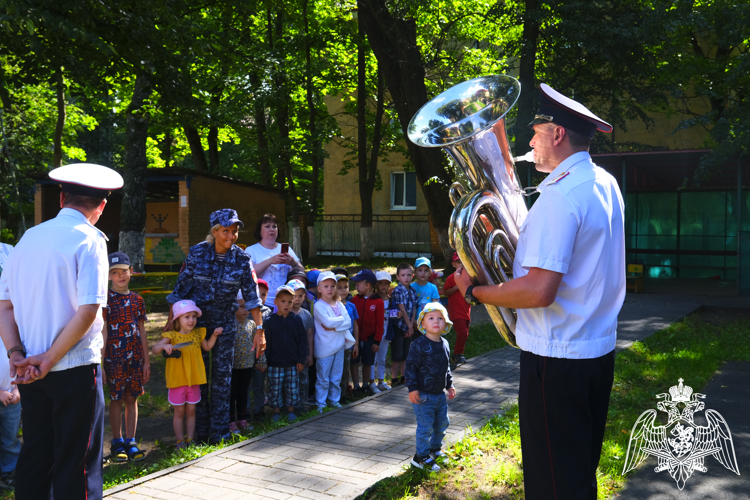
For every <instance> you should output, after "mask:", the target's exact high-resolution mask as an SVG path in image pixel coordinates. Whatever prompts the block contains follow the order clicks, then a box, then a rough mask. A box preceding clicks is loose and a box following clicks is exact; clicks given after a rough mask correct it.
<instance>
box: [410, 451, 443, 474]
mask: <svg viewBox="0 0 750 500" xmlns="http://www.w3.org/2000/svg"><path fill="white" fill-rule="evenodd" d="M411 465H412V466H413V467H416V468H417V469H422V470H428V471H432V472H440V466H439V465H438V464H436V463H435V459H434V458H432V457H431V456H429V455H427V456H426V457H420V456H417V455H414V458H412V459H411Z"/></svg>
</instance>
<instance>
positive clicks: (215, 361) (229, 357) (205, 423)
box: [195, 321, 237, 442]
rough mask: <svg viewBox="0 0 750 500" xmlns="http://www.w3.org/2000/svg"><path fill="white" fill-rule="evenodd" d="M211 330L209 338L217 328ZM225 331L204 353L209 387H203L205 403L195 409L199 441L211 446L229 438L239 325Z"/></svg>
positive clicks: (199, 404)
mask: <svg viewBox="0 0 750 500" xmlns="http://www.w3.org/2000/svg"><path fill="white" fill-rule="evenodd" d="M209 326H210V328H207V329H206V335H211V334H212V333H213V331H214V328H216V326H213V325H209ZM223 328H224V331H223V332H222V334H221V335H219V336H218V337H217V338H216V343H215V344H214V348H213V349H211V351H209V352H205V351H204V352H203V363H204V364H205V365H206V380H208V384H204V385H202V386H201V400H200V402H199V403H198V405H197V407H196V409H195V410H196V411H195V434H196V437H197V438H199V439H205V438H208V439H209V441H211V442H218V441H219V440H220V439H221V437H222V436H226V435H227V434H229V396H230V391H231V388H232V366H233V364H234V338H235V335H236V333H237V323H235V322H234V321H231V322H229V324H227V325H224V326H223Z"/></svg>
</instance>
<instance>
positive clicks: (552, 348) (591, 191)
mask: <svg viewBox="0 0 750 500" xmlns="http://www.w3.org/2000/svg"><path fill="white" fill-rule="evenodd" d="M529 127H531V128H533V130H534V137H533V138H532V139H531V143H530V145H531V147H532V148H534V154H535V161H536V168H537V170H539V171H540V172H545V173H548V174H549V175H548V176H547V178H546V179H545V180H544V181H543V182H542V183H541V184H540V185H539V188H538V190H539V192H540V196H539V199H538V200H537V201H536V203H535V205H534V207H533V209H532V210H530V211H529V213H528V216H527V217H526V220H525V222H524V223H523V225H522V226H521V229H520V235H519V239H518V246H517V248H516V256H515V260H514V263H513V276H514V279H513V280H511V281H508V282H506V283H502V284H499V285H489V286H472V282H471V278H470V277H469V276H468V274H467V272H465V271H463V272H460V273H459V272H457V273H456V274H457V276H456V284H457V285H458V287H459V289H460V291H461V293H463V294H464V295H465V296H466V298H467V300H468V301H470V302H471V303H472V304H474V303H482V304H488V305H494V306H500V307H507V308H515V309H517V311H518V321H517V324H516V331H515V334H516V340H517V343H518V347H520V348H521V349H522V350H523V352H522V353H521V381H520V390H519V411H520V423H521V447H522V453H523V470H524V483H525V489H526V498H530V499H547V498H576V499H584V498H588V499H592V500H594V499H596V495H597V488H596V469H597V466H598V464H599V456H600V454H601V448H602V440H603V437H604V426H605V422H606V418H607V408H608V405H609V394H610V391H611V389H612V382H613V378H614V358H615V341H616V338H617V315H618V313H619V312H620V308H621V307H622V303H623V300H624V297H625V235H624V225H623V220H624V214H623V207H624V204H623V200H622V196H621V194H620V190H619V187H618V185H617V182H616V181H615V179H614V178H613V177H612V176H611V175H610V174H608V173H607V172H605V171H604V170H603V169H601V168H599V167H597V166H596V165H595V164H594V163H593V162H592V161H591V157H590V156H589V153H588V150H589V146H590V143H591V139H592V138H593V136H594V133H595V132H596V131H597V130H600V131H602V132H611V131H612V126H611V125H609V124H608V123H606V122H605V121H603V120H601V119H600V118H599V117H597V116H596V115H594V114H593V113H591V111H589V110H588V109H587V108H586V107H584V106H583V105H581V104H580V103H578V102H576V101H574V100H572V99H569V98H567V97H565V96H563V95H562V94H560V93H558V92H556V91H555V90H553V89H552V88H550V87H549V86H548V85H545V84H542V85H541V104H540V108H539V114H537V115H536V117H535V119H534V120H533V121H532V122H531V123H530V124H529Z"/></svg>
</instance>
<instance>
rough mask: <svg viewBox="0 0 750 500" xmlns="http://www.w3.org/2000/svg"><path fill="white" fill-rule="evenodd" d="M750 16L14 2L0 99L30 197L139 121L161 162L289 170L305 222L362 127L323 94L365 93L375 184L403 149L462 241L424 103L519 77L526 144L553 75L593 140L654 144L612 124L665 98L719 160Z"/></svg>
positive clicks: (518, 138) (118, 154) (647, 10)
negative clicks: (337, 159)
mask: <svg viewBox="0 0 750 500" xmlns="http://www.w3.org/2000/svg"><path fill="white" fill-rule="evenodd" d="M748 19H750V4H748V3H747V2H744V3H743V2H739V3H732V2H729V1H727V0H677V1H669V2H668V1H666V0H606V1H602V2H589V1H584V0H565V1H563V0H501V1H497V0H432V1H429V2H425V1H417V0H343V1H340V2H328V1H325V0H278V1H274V2H271V1H269V0H249V1H247V2H232V1H228V0H218V1H211V2H200V3H196V2H189V1H187V0H149V1H144V0H133V1H131V2H128V3H127V4H115V3H112V2H95V1H93V0H76V1H73V0H55V1H53V0H12V1H11V0H0V34H1V35H2V36H0V99H1V100H2V106H3V110H4V119H5V124H6V133H7V136H8V143H9V150H10V152H12V153H13V157H14V159H15V160H16V164H17V166H18V171H19V183H20V191H21V197H22V199H23V200H25V201H24V205H25V207H26V210H31V207H32V206H33V205H32V204H31V198H32V181H31V180H30V178H29V177H28V174H29V173H32V172H36V173H43V172H45V171H47V170H48V169H49V167H50V166H51V165H53V164H54V163H55V161H58V159H59V160H61V161H63V162H70V161H74V160H78V161H82V160H84V159H88V160H89V161H95V162H98V163H102V164H105V165H109V166H113V167H115V168H118V169H120V170H123V169H126V168H128V167H127V165H126V159H127V158H128V155H127V154H126V150H127V141H128V137H136V136H137V137H139V139H138V140H139V141H141V140H144V138H145V146H144V148H143V149H144V151H145V152H144V153H143V154H144V158H145V160H144V161H145V163H146V164H147V165H148V167H149V168H162V167H187V168H195V169H197V170H205V171H208V172H212V173H216V174H220V175H226V176H231V177H235V178H239V179H244V180H249V181H254V182H259V183H263V184H268V185H274V186H277V187H283V188H286V189H288V190H289V192H290V194H291V196H290V197H289V212H290V213H294V214H297V213H300V214H302V213H307V214H310V215H311V217H310V218H309V220H310V221H311V220H312V219H313V217H314V215H315V214H317V213H319V212H320V210H321V207H322V191H323V189H324V186H323V185H322V178H323V174H322V168H321V166H322V164H323V160H324V158H325V148H324V145H325V143H326V142H328V141H332V140H336V141H339V143H340V144H342V145H343V146H344V147H348V148H356V144H357V142H358V140H357V139H355V138H353V137H343V138H342V137H341V131H340V130H339V129H338V126H337V122H336V119H335V117H333V116H330V115H329V112H328V109H327V107H326V105H325V104H324V98H325V97H329V96H336V95H338V96H340V97H341V98H343V99H344V100H345V101H347V103H348V104H347V107H346V110H345V111H346V112H348V113H352V114H355V113H357V108H356V105H357V102H358V99H362V102H364V103H366V104H367V105H366V106H365V107H364V115H365V119H364V120H365V122H366V124H365V128H364V136H366V142H367V144H368V146H367V148H366V153H367V155H368V156H367V158H368V161H367V163H368V168H373V165H374V179H375V181H374V183H372V186H369V184H370V182H371V181H370V179H371V176H370V174H369V172H370V170H368V171H367V172H365V173H366V175H365V176H364V177H362V176H360V179H366V180H367V182H368V189H369V190H370V192H371V190H372V189H377V188H378V186H379V181H378V179H379V177H378V171H377V165H378V164H381V163H382V162H383V161H385V160H386V158H388V155H390V154H391V153H394V152H395V153H402V154H403V155H404V156H405V157H406V158H407V168H413V169H414V170H415V171H416V173H417V178H418V179H419V182H420V184H421V185H422V189H423V191H424V193H425V198H426V199H427V202H428V204H429V208H430V214H431V217H432V222H433V225H434V226H435V227H436V229H437V230H438V233H439V235H440V238H441V242H442V244H443V247H444V251H445V252H449V250H448V248H447V238H445V235H446V231H447V227H448V220H449V217H450V206H449V204H448V203H446V200H447V189H448V186H449V185H450V184H451V183H452V182H453V177H454V176H453V174H452V172H451V171H450V170H449V169H447V168H446V166H447V162H446V160H445V155H443V154H442V153H441V152H440V151H436V150H432V151H427V150H423V149H421V148H416V147H415V146H414V145H413V144H411V143H409V142H408V141H407V140H406V139H405V135H404V131H405V129H406V126H407V124H408V122H409V120H410V119H411V117H412V116H413V114H414V113H415V112H416V111H417V110H418V109H419V108H420V107H421V106H422V105H423V104H425V103H426V102H427V101H428V100H430V99H431V98H432V97H434V96H436V95H437V94H439V93H440V92H442V91H444V90H446V89H447V88H450V87H451V86H453V85H455V84H457V83H459V82H461V81H464V80H467V79H470V78H474V77H477V76H481V75H487V74H494V73H510V74H514V75H517V76H518V77H519V79H520V81H521V83H522V94H521V99H520V101H519V103H518V105H517V106H516V109H514V111H513V112H512V113H511V116H510V117H509V120H510V121H511V122H512V121H513V120H515V126H513V127H511V128H510V131H511V134H512V137H511V139H512V140H515V146H514V147H515V149H516V151H514V152H515V153H517V154H518V153H525V152H526V149H527V148H526V144H527V143H528V140H529V138H530V132H529V131H528V129H527V128H526V123H528V122H529V121H530V120H531V117H532V116H533V114H534V113H535V110H536V106H537V103H536V95H537V93H536V91H535V89H536V88H537V87H538V85H539V83H540V82H546V83H549V84H550V85H551V86H552V87H554V88H556V89H557V90H559V91H560V92H562V93H564V94H567V95H570V96H573V97H574V98H575V99H577V100H579V101H581V102H584V103H585V104H586V105H588V106H589V107H590V108H591V109H592V110H593V111H594V112H596V113H597V114H599V115H600V116H602V117H603V118H605V119H606V120H607V121H609V122H611V123H613V124H614V125H615V126H616V132H615V134H611V135H607V136H604V135H602V134H599V135H598V136H597V139H596V142H595V144H594V146H593V148H594V150H595V151H597V152H605V151H606V152H610V151H624V150H639V149H644V147H645V146H644V145H642V144H630V143H624V142H622V141H621V140H619V141H618V134H617V131H620V130H624V128H625V127H626V126H628V124H632V123H639V124H640V125H638V126H643V127H650V126H651V118H650V117H651V113H653V112H654V111H659V112H667V113H669V112H681V113H685V114H686V115H688V118H687V119H686V120H684V121H683V122H682V123H681V125H680V126H681V127H683V128H692V127H702V128H704V129H705V130H706V131H707V133H708V140H707V143H706V146H708V147H711V148H712V149H713V151H714V152H713V154H712V155H711V156H710V157H708V158H707V159H706V160H705V167H706V168H705V169H704V170H705V173H710V171H711V168H710V167H711V166H712V165H715V164H718V163H721V162H722V161H724V160H725V159H727V158H730V157H735V156H737V155H741V154H747V152H748V148H749V146H750V135H749V134H750V131H749V130H748V121H747V120H746V119H744V117H745V116H747V113H748V111H749V110H748V89H749V88H750V80H749V79H750V77H749V76H748V75H750V71H749V70H750V62H748V61H749V59H748V57H749V56H748V36H749V35H748V33H750V29H748V26H747V24H748ZM358 23H359V25H361V26H362V28H363V29H364V31H365V33H366V40H365V43H366V47H367V54H366V56H365V64H366V71H365V88H366V91H365V92H364V95H360V93H361V92H357V86H358V81H357V47H358V44H359V43H360V40H359V38H358V27H357V25H358ZM139 76H140V77H147V78H148V81H149V84H150V86H151V88H152V92H151V93H150V94H149V95H148V96H146V97H145V98H143V99H141V100H140V101H139V102H141V101H142V102H141V107H139V108H138V109H137V110H135V111H136V112H137V113H138V115H139V116H140V117H142V118H143V119H146V122H142V124H143V125H144V127H146V128H145V129H144V130H146V132H145V135H138V134H136V135H131V136H128V134H126V128H127V123H128V119H129V118H130V119H131V122H132V118H133V117H132V114H133V111H134V109H133V108H132V107H131V104H132V102H133V96H134V91H135V82H136V81H137V79H138V77H139ZM380 77H382V83H383V84H384V85H383V86H382V87H380V90H381V92H382V94H381V95H382V96H383V98H382V100H380V99H379V98H378V97H377V96H378V95H379V92H378V89H379V86H378V81H379V79H380ZM61 104H62V105H61ZM378 105H382V115H381V117H380V118H378V117H377V116H378V109H379V106H378ZM376 122H377V123H382V125H383V128H382V130H381V131H380V132H377V130H376V127H375V124H376ZM61 124H62V125H61ZM630 126H633V125H630ZM56 127H58V129H59V131H60V132H61V133H60V134H59V138H58V140H56V136H55V128H56ZM378 137H379V138H378ZM56 148H57V157H56V156H55V154H56ZM351 151H352V155H351V156H349V157H348V159H347V161H345V162H344V164H343V165H334V166H331V168H334V169H336V171H340V170H341V171H343V172H345V171H347V169H349V168H353V167H355V166H356V167H357V168H359V167H360V165H361V164H362V157H361V156H359V155H360V152H357V153H356V154H355V153H354V151H355V149H351ZM8 153H9V152H5V154H4V155H2V157H1V158H0V169H1V170H2V173H3V174H4V175H3V177H2V179H0V194H3V195H5V196H2V197H1V200H2V201H0V211H2V212H3V213H7V212H8V211H10V212H13V211H16V210H17V207H16V206H15V202H12V201H8V200H11V199H12V198H9V197H8V196H7V195H8V194H9V193H10V191H9V189H10V185H9V181H8V176H7V175H5V174H7V156H8ZM373 155H374V157H375V160H373ZM355 159H356V161H355ZM373 162H374V163H373ZM521 178H522V179H523V180H524V181H526V176H524V175H523V173H522V175H521ZM366 191H367V190H366ZM364 194H365V195H366V193H364ZM3 204H4V205H3ZM363 213H364V210H363ZM308 224H310V222H308ZM446 255H447V253H446Z"/></svg>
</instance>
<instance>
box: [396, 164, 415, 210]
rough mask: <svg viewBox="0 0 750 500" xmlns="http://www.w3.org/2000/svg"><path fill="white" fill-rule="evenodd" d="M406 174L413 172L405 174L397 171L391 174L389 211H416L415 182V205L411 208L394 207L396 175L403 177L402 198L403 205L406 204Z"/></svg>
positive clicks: (402, 171)
mask: <svg viewBox="0 0 750 500" xmlns="http://www.w3.org/2000/svg"><path fill="white" fill-rule="evenodd" d="M408 173H414V172H406V171H405V170H399V171H395V170H394V171H393V172H391V210H416V209H417V205H416V201H417V193H416V189H417V185H416V182H415V183H414V200H415V205H414V206H413V207H410V206H407V205H396V204H395V203H394V202H395V201H396V180H395V177H396V175H403V176H404V192H403V196H404V198H403V200H404V203H406V199H407V195H406V174H408ZM414 175H415V176H416V174H414ZM415 180H416V177H415Z"/></svg>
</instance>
